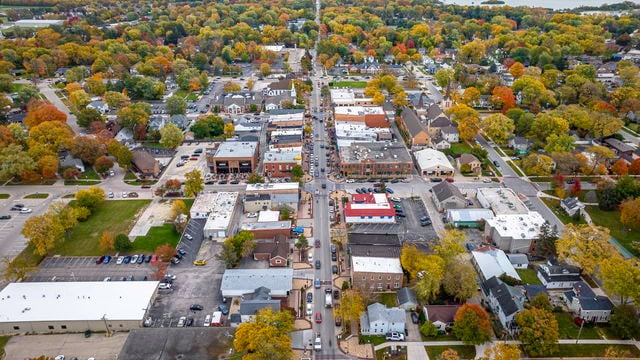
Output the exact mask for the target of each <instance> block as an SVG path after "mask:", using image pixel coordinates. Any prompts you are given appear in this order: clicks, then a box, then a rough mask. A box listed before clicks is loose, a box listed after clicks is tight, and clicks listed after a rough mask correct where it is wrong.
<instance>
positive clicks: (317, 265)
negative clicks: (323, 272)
mask: <svg viewBox="0 0 640 360" xmlns="http://www.w3.org/2000/svg"><path fill="white" fill-rule="evenodd" d="M316 269H320V260H316Z"/></svg>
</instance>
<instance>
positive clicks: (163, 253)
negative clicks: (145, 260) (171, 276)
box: [127, 239, 177, 262]
mask: <svg viewBox="0 0 640 360" xmlns="http://www.w3.org/2000/svg"><path fill="white" fill-rule="evenodd" d="M128 240H129V239H127V241H128ZM176 253H177V251H176V248H175V247H173V246H171V245H169V244H164V245H160V246H158V247H157V248H156V251H155V252H154V254H156V256H157V257H158V259H160V261H161V262H167V261H169V260H171V258H172V257H173V256H174V255H175V254H176Z"/></svg>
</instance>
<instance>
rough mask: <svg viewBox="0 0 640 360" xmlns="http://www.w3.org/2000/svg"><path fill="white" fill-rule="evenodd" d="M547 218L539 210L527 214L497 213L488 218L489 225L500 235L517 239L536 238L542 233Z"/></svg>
mask: <svg viewBox="0 0 640 360" xmlns="http://www.w3.org/2000/svg"><path fill="white" fill-rule="evenodd" d="M544 222H545V220H544V218H543V217H542V215H540V213H538V212H537V211H530V212H528V213H526V214H503V215H496V216H495V217H494V218H493V219H489V220H487V226H491V227H493V228H494V229H495V231H497V232H498V234H499V235H500V237H503V238H512V239H515V240H535V239H537V238H538V236H539V235H540V226H542V224H544Z"/></svg>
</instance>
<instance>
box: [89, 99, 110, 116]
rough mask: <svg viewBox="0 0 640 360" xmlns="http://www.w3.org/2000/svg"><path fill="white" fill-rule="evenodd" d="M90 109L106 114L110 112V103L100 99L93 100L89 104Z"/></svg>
mask: <svg viewBox="0 0 640 360" xmlns="http://www.w3.org/2000/svg"><path fill="white" fill-rule="evenodd" d="M87 108H88V109H93V110H95V111H97V112H99V113H100V114H102V115H104V114H106V113H108V112H109V105H107V103H105V102H104V101H100V100H96V101H92V102H90V103H89V104H88V105H87Z"/></svg>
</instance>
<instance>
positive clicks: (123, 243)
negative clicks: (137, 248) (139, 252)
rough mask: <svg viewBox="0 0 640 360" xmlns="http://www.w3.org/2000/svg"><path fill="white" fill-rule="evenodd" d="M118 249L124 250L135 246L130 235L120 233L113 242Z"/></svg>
mask: <svg viewBox="0 0 640 360" xmlns="http://www.w3.org/2000/svg"><path fill="white" fill-rule="evenodd" d="M113 246H114V247H115V249H116V251H119V252H124V251H127V250H129V249H131V248H132V247H133V243H132V242H131V241H130V240H129V237H127V235H125V234H118V235H117V236H116V239H115V241H114V243H113Z"/></svg>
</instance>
